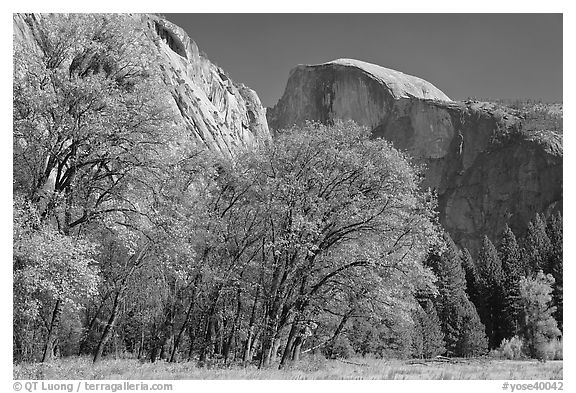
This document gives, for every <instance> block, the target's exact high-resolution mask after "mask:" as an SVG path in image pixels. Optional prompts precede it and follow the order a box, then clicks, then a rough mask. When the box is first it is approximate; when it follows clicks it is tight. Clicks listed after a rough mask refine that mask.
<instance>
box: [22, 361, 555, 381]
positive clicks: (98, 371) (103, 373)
mask: <svg viewBox="0 0 576 393" xmlns="http://www.w3.org/2000/svg"><path fill="white" fill-rule="evenodd" d="M352 363H356V364H352ZM562 378H563V364H562V361H561V360H560V361H548V362H546V363H541V362H538V361H536V360H526V361H516V360H493V359H469V360H466V361H462V362H458V363H456V364H447V363H426V364H418V363H417V364H411V362H409V361H403V360H379V359H353V360H352V362H348V363H344V362H342V361H339V360H326V359H308V360H304V361H302V362H301V363H299V364H297V365H294V366H291V367H289V368H287V369H284V370H278V369H276V368H270V369H266V370H258V369H257V368H256V367H255V366H249V367H246V368H244V367H240V366H233V367H229V368H223V367H212V368H207V367H204V368H199V367H197V366H196V364H195V363H193V362H189V363H174V364H171V363H165V362H157V363H154V364H152V363H140V362H138V361H137V360H129V359H123V360H104V361H101V362H100V363H98V364H96V365H93V364H92V362H91V361H90V359H89V358H70V359H62V360H57V361H55V362H53V363H51V364H41V363H28V364H21V365H15V366H14V379H18V380H22V379H116V380H118V379H140V380H142V379H166V380H172V379H384V380H391V379H439V380H442V379H456V380H459V379H506V380H519V379H539V380H556V379H562Z"/></svg>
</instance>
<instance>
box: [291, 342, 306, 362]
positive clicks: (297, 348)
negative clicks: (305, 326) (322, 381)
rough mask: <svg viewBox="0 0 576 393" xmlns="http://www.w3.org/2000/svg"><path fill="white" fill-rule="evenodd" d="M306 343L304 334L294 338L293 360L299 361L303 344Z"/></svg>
mask: <svg viewBox="0 0 576 393" xmlns="http://www.w3.org/2000/svg"><path fill="white" fill-rule="evenodd" d="M303 343H304V339H303V338H302V336H298V337H296V339H295V340H294V349H293V350H292V361H293V362H297V361H299V360H300V351H301V350H302V344H303Z"/></svg>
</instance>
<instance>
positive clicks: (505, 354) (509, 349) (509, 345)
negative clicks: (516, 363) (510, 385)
mask: <svg viewBox="0 0 576 393" xmlns="http://www.w3.org/2000/svg"><path fill="white" fill-rule="evenodd" d="M523 347H524V342H523V341H522V339H521V338H520V337H518V336H514V337H512V338H511V339H506V338H505V339H504V340H502V343H501V344H500V347H499V348H498V349H497V350H496V351H495V353H496V356H497V357H499V358H502V359H508V360H517V359H523V358H525V355H524V352H523Z"/></svg>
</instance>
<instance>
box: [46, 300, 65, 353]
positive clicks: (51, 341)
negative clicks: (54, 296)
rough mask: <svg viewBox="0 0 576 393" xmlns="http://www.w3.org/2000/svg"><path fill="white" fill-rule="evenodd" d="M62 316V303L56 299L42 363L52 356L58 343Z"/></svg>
mask: <svg viewBox="0 0 576 393" xmlns="http://www.w3.org/2000/svg"><path fill="white" fill-rule="evenodd" d="M61 315H62V301H61V300H60V299H58V300H57V301H56V305H55V306H54V311H53V312H52V320H51V322H50V329H49V330H48V338H47V339H46V345H45V347H44V354H43V355H42V362H43V363H44V362H49V361H50V360H52V357H53V355H54V348H55V347H56V343H57V342H58V331H59V327H60V316H61Z"/></svg>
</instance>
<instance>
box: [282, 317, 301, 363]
mask: <svg viewBox="0 0 576 393" xmlns="http://www.w3.org/2000/svg"><path fill="white" fill-rule="evenodd" d="M297 330H298V318H294V321H293V322H292V327H291V328H290V333H289V334H288V340H287V341H286V347H285V348H284V352H283V353H282V360H280V365H278V369H280V370H281V369H283V368H284V366H285V365H286V362H287V361H288V359H289V358H292V349H293V347H294V341H295V339H296V332H297Z"/></svg>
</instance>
